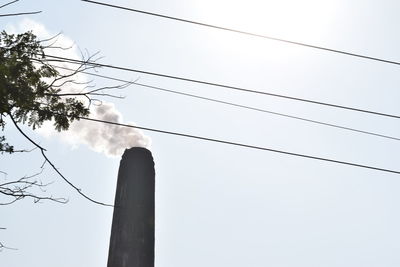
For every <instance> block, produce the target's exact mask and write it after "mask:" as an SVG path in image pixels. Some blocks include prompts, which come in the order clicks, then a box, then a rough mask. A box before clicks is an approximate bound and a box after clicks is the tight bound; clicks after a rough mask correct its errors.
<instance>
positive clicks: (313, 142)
mask: <svg viewBox="0 0 400 267" xmlns="http://www.w3.org/2000/svg"><path fill="white" fill-rule="evenodd" d="M3 2H6V1H2V2H1V3H3ZM278 2H279V4H278ZM112 3H113V4H119V5H124V6H129V7H132V8H138V9H144V10H147V11H152V12H160V13H163V14H168V15H172V16H178V17H183V18H188V19H193V20H198V21H202V22H207V23H211V24H218V25H221V26H226V27H232V28H237V29H243V30H248V31H253V32H257V33H261V34H266V35H272V36H276V37H280V38H287V39H292V40H295V41H300V42H306V43H311V44H315V45H321V46H327V47H332V48H336V49H342V50H347V51H351V52H356V53H361V54H367V55H370V56H375V57H382V58H386V59H392V60H397V61H400V53H399V47H400V38H399V35H398V25H399V24H400V17H399V16H398V10H399V9H400V2H399V1H395V0H382V1H366V0H364V1H361V0H358V1H357V0H355V1H345V0H335V1H333V0H331V1H317V0H309V1H288V0H287V1H227V0H226V1H225V0H223V1H221V0H220V1H215V0H214V1H211V0H202V1H195V0H189V1H179V0H168V1H165V0H164V1H155V0H154V1H152V0H147V1H127V0H118V1H112ZM31 10H42V11H43V12H42V13H41V14H39V15H35V16H29V19H30V20H31V22H30V23H31V25H38V24H41V25H43V26H44V27H45V29H46V31H48V32H49V33H53V34H55V33H58V32H59V31H62V32H63V34H64V35H65V36H66V37H68V38H69V39H70V40H73V41H74V42H75V43H76V44H77V45H79V47H80V48H81V49H88V50H89V51H90V52H96V51H100V52H101V55H102V56H104V58H103V59H102V60H101V62H102V63H107V64H114V65H119V66H126V67H131V68H137V69H143V70H148V71H154V72H161V73H165V74H171V75H177V76H183V77H188V78H194V79H203V80H207V81H213V82H219V83H224V84H230V85H235V86H242V87H246V88H251V89H256V90H262V91H268V92H273V93H279V94H287V95H291V96H296V97H304V98H309V99H315V100H319V101H325V102H330V103H336V104H342V105H347V106H354V107H359V108H363V109H370V110H376V111H381V112H386V113H393V114H400V106H399V104H398V99H399V97H400V91H399V90H398V86H399V82H400V75H399V72H400V67H399V66H395V65H389V64H384V63H378V62H372V61H368V60H363V59H357V58H351V57H347V56H343V55H337V54H332V53H328V52H323V51H316V50H312V49H309V48H302V47H296V46H293V45H288V44H283V43H277V42H273V41H268V40H262V39H257V38H250V37H246V36H241V35H238V34H233V33H226V32H221V31H218V30H211V29H206V28H201V27H198V26H193V25H187V24H182V23H178V22H173V21H167V20H163V19H158V18H154V17H148V16H145V15H139V14H135V13H130V12H127V11H122V10H113V9H109V8H105V7H100V6H94V5H90V4H87V3H84V2H80V1H77V0H76V1H75V0H74V1H72V0H69V1H67V0H58V1H49V0H48V1H45V0H41V1H37V0H35V1H34V0H21V1H20V2H19V3H17V4H14V5H13V6H10V7H7V8H4V9H2V10H1V12H2V13H3V12H17V11H19V12H23V11H31ZM24 19H25V18H23V17H15V18H7V17H6V18H0V23H1V24H0V25H1V29H5V28H8V29H9V28H15V29H18V28H20V27H21V25H22V24H25V25H26V24H27V21H26V20H25V22H23V20H24ZM100 74H104V75H111V76H114V77H118V78H122V79H128V80H131V79H136V78H140V80H139V81H140V82H142V83H147V84H151V85H156V86H163V87H166V88H169V89H173V90H179V91H184V92H190V93H196V94H200V95H204V96H209V97H215V98H220V99H223V100H229V101H235V102H238V103H241V104H247V105H252V106H255V107H259V108H264V109H269V110H272V111H276V112H282V113H287V114H291V115H296V116H303V117H307V118H310V119H315V120H322V121H325V122H330V123H337V124H341V125H344V126H348V127H354V128H359V129H362V130H368V131H374V132H379V133H382V134H387V135H392V136H397V137H400V124H399V122H398V121H397V120H396V119H389V118H383V117H377V116H373V115H363V114H357V113H355V112H349V111H340V110H337V109H332V108H327V107H320V106H313V105H310V104H302V103H296V102H293V101H289V100H281V99H276V98H272V97H261V96H254V95H250V94H245V93H237V92H233V91H229V90H224V89H221V88H216V87H208V86H202V85H194V84H189V83H185V82H177V81H173V80H167V79H161V78H155V77H150V76H146V75H137V74H134V73H127V72H122V71H115V70H109V69H101V70H100ZM95 83H96V84H97V85H99V86H102V85H106V84H109V82H106V81H105V80H102V79H100V78H95ZM123 94H124V95H126V96H127V97H126V99H124V100H116V101H114V100H110V101H112V102H113V103H114V104H115V106H116V108H117V109H118V110H119V111H120V112H121V114H122V115H123V116H124V120H125V121H134V122H135V123H137V124H138V125H141V126H145V127H154V128H159V129H164V130H170V131H178V132H184V133H189V134H194V135H202V136H207V137H213V138H220V139H225V140H229V141H234V142H243V143H247V144H252V145H259V146H266V147H270V148H275V149H282V150H287V151H292V152H297V153H304V154H310V155H315V156H320V157H328V158H333V159H339V160H344V161H351V162H355V163H360V164H366V165H373V166H377V167H382V168H389V169H397V170H400V164H399V156H400V151H399V148H400V143H399V141H394V140H387V139H382V138H379V137H372V136H366V135H361V134H355V133H351V132H346V131H343V130H338V129H333V128H328V127H323V126H316V125H313V124H309V123H305V122H300V121H296V120H292V119H287V118H281V117H277V116H274V115H268V114H261V113H257V112H254V111H248V110H241V109H238V108H233V107H227V106H223V105H220V104H215V103H209V102H205V101H201V100H195V99H191V98H187V97H184V96H176V95H171V94H167V93H162V92H157V91H154V90H150V89H146V88H141V87H139V86H131V87H129V88H127V89H125V90H124V91H123ZM7 134H8V137H9V138H10V141H11V140H12V141H14V142H15V144H20V145H21V146H23V147H30V146H29V144H28V143H27V142H26V141H24V140H23V139H22V138H20V137H19V136H18V134H17V133H16V131H14V130H12V129H10V130H7ZM146 134H147V135H148V136H149V137H151V139H152V148H151V150H152V152H153V156H154V158H155V162H156V184H157V185H156V265H157V267H188V266H190V267H204V266H208V267H214V266H215V267H217V266H229V267H243V266H249V267H262V266H277V267H281V266H282V267H311V266H327V267H336V266H340V267H343V266H349V267H350V266H352V267H354V266H360V267H369V266H371V267H372V266H376V267H378V266H379V267H381V266H386V267H390V266H400V254H399V253H398V251H399V249H400V243H399V242H398V240H399V239H400V230H399V227H398V226H399V225H400V216H399V204H400V194H399V189H400V176H399V175H394V174H388V173H381V172H377V171H372V170H365V169H360V168H354V167H348V166H341V165H336V164H332V163H324V162H317V161H312V160H307V159H299V158H294V157H290V156H285V155H279V154H274V153H270V152H262V151H254V150H249V149H244V148H237V147H232V146H227V145H223V144H215V143H207V142H202V141H196V140H191V139H185V138H181V137H173V136H167V135H162V134H155V133H150V132H146ZM32 136H33V137H34V138H35V140H37V141H38V142H40V144H41V145H42V146H44V147H46V148H47V149H48V151H49V152H48V154H49V156H50V157H51V158H52V159H53V161H54V162H55V163H56V165H57V166H58V167H59V169H60V170H61V171H62V172H63V173H64V174H65V175H66V176H67V177H68V178H69V179H70V180H71V181H73V182H74V183H75V184H76V185H77V186H79V187H80V188H82V190H83V191H84V192H85V193H87V194H88V195H90V196H92V197H93V198H95V199H97V200H100V201H104V202H108V203H112V202H113V200H114V193H115V184H116V178H117V170H118V164H119V158H118V157H107V156H105V155H104V154H101V153H97V152H94V151H93V150H91V149H90V148H89V147H87V146H85V145H78V146H74V147H72V146H71V145H70V144H69V143H67V142H65V139H63V138H58V137H54V136H53V137H44V136H43V135H40V134H37V133H32ZM41 162H42V160H41V158H40V155H39V152H37V151H36V152H32V153H30V154H25V155H12V156H4V155H3V156H1V158H0V169H1V170H2V171H6V172H8V174H9V175H8V177H7V178H8V179H11V178H13V177H20V176H22V175H24V174H32V173H33V172H35V171H37V170H38V169H39V166H40V164H41ZM2 179H4V177H2ZM43 180H44V181H54V184H53V185H52V186H51V187H50V188H49V190H51V192H54V194H55V195H57V196H65V197H69V199H70V202H69V203H68V204H67V205H62V204H54V203H47V202H44V203H41V204H33V203H32V202H31V201H29V200H26V201H20V202H18V203H16V204H13V205H11V206H2V207H1V208H0V226H1V227H7V230H2V231H1V232H0V241H1V242H3V243H4V244H6V245H8V246H10V247H17V248H18V250H17V251H11V250H5V251H3V252H1V253H0V266H2V267H3V266H4V267H24V266H30V267H54V266H57V267H71V266H74V267H105V266H106V263H107V254H108V242H109V235H110V229H111V217H112V209H110V208H105V207H100V206H96V205H94V204H92V203H89V202H88V201H86V200H85V199H83V198H82V197H80V196H79V195H77V194H76V193H75V192H74V191H73V190H71V188H69V187H68V185H66V184H65V183H64V182H63V181H62V180H61V179H60V178H59V177H57V175H56V174H55V173H54V172H53V171H51V170H50V169H49V168H48V167H47V169H46V171H45V173H44V175H43Z"/></svg>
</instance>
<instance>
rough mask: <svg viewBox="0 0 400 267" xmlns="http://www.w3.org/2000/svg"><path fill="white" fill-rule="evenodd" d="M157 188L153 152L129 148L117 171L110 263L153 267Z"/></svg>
mask: <svg viewBox="0 0 400 267" xmlns="http://www.w3.org/2000/svg"><path fill="white" fill-rule="evenodd" d="M154 191H155V172H154V161H153V157H152V155H151V152H150V151H149V150H147V149H145V148H141V147H134V148H130V149H126V150H125V152H124V154H123V156H122V159H121V163H120V166H119V171H118V182H117V192H116V196H115V204H114V205H115V207H114V215H113V222H112V228H111V238H110V249H109V253H108V264H107V267H154Z"/></svg>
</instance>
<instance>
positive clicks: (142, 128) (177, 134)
mask: <svg viewBox="0 0 400 267" xmlns="http://www.w3.org/2000/svg"><path fill="white" fill-rule="evenodd" d="M79 119H82V120H87V121H93V122H98V123H106V124H111V125H116V126H121V127H129V128H135V129H140V130H144V131H151V132H156V133H162V134H168V135H174V136H180V137H185V138H192V139H197V140H203V141H208V142H214V143H221V144H226V145H231V146H238V147H244V148H249V149H256V150H263V151H269V152H274V153H279V154H285V155H289V156H294V157H300V158H307V159H312V160H317V161H325V162H331V163H336V164H341V165H347V166H352V167H358V168H364V169H370V170H375V171H380V172H387V173H392V174H400V171H397V170H391V169H385V168H380V167H374V166H370V165H363V164H358V163H353V162H348V161H341V160H336V159H329V158H322V157H317V156H312V155H306V154H300V153H294V152H289V151H283V150H278V149H272V148H268V147H262V146H255V145H248V144H243V143H237V142H231V141H226V140H221V139H214V138H209V137H203V136H198V135H192V134H185V133H179V132H172V131H165V130H160V129H155V128H148V127H141V126H133V125H129V124H123V123H118V122H112V121H105V120H99V119H94V118H85V117H79Z"/></svg>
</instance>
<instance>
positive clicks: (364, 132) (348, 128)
mask: <svg viewBox="0 0 400 267" xmlns="http://www.w3.org/2000/svg"><path fill="white" fill-rule="evenodd" d="M53 67H56V68H60V69H65V70H70V71H74V70H73V69H70V68H65V67H59V66H53ZM80 73H84V74H88V75H92V76H96V77H100V78H104V79H108V80H113V81H118V82H123V83H131V84H133V85H138V86H141V87H145V88H149V89H154V90H158V91H162V92H167V93H172V94H177V95H183V96H187V97H192V98H196V99H201V100H205V101H210V102H214V103H219V104H224V105H228V106H233V107H238V108H243V109H248V110H253V111H257V112H262V113H268V114H273V115H277V116H282V117H286V118H291V119H296V120H300V121H305V122H310V123H315V124H319V125H324V126H329V127H334V128H338V129H342V130H348V131H352V132H357V133H362V134H367V135H372V136H377V137H382V138H386V139H391V140H396V141H400V138H397V137H393V136H388V135H383V134H379V133H374V132H369V131H364V130H359V129H355V128H350V127H346V126H341V125H337V124H332V123H327V122H322V121H317V120H311V119H307V118H303V117H298V116H292V115H288V114H284V113H280V112H274V111H269V110H265V109H261V108H255V107H251V106H246V105H241V104H237V103H232V102H228V101H223V100H219V99H214V98H209V97H204V96H199V95H194V94H189V93H184V92H179V91H175V90H171V89H166V88H163V87H159V86H153V85H148V84H143V83H139V82H132V81H127V80H123V79H119V78H115V77H110V76H106V75H100V74H95V73H91V72H87V71H80Z"/></svg>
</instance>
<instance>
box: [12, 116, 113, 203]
mask: <svg viewBox="0 0 400 267" xmlns="http://www.w3.org/2000/svg"><path fill="white" fill-rule="evenodd" d="M8 115H9V116H10V119H11V121H12V122H13V124H14V126H15V127H16V129H17V130H18V131H19V132H20V133H21V134H22V135H23V136H24V137H25V138H26V139H27V140H28V141H29V142H31V143H32V144H33V145H34V146H36V147H37V148H38V149H39V150H40V152H41V154H42V156H43V158H44V159H45V162H47V163H48V164H49V165H50V166H51V167H52V168H53V170H54V171H55V172H56V173H57V174H58V175H59V176H60V177H61V178H62V179H63V180H64V181H65V182H66V183H67V184H68V185H69V186H71V187H72V188H73V189H75V190H76V191H77V192H78V194H80V195H81V196H82V197H84V198H86V199H87V200H89V201H90V202H93V203H95V204H98V205H102V206H107V207H113V205H110V204H105V203H103V202H99V201H96V200H94V199H92V198H90V197H88V196H87V195H85V194H84V193H82V190H81V189H79V188H78V187H76V186H75V185H74V184H73V183H72V182H70V181H69V180H68V179H67V178H66V177H65V176H64V175H63V174H62V173H61V172H60V171H59V170H58V169H57V168H56V166H55V165H54V164H53V163H52V161H50V159H49V158H48V157H47V155H46V153H45V151H47V150H46V149H45V148H43V147H42V146H40V145H39V144H37V143H36V142H35V141H33V140H32V139H31V138H30V137H29V136H28V135H27V134H26V133H25V132H24V131H22V129H21V128H20V127H19V126H18V123H17V122H16V121H15V119H14V117H13V116H12V114H11V113H10V112H9V113H8Z"/></svg>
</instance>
